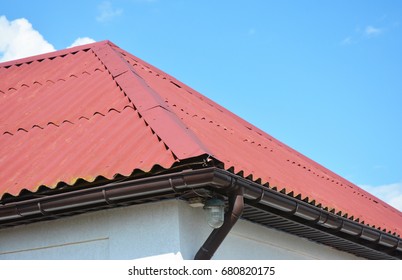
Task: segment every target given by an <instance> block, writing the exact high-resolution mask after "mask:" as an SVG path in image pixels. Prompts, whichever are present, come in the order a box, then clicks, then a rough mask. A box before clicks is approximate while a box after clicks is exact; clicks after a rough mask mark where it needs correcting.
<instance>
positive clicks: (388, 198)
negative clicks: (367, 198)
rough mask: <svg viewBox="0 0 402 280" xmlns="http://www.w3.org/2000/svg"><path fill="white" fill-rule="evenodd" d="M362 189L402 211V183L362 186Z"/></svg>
mask: <svg viewBox="0 0 402 280" xmlns="http://www.w3.org/2000/svg"><path fill="white" fill-rule="evenodd" d="M360 187H361V188H362V189H364V190H366V191H368V192H369V193H371V194H373V195H374V196H376V197H378V198H379V199H381V200H383V201H385V202H386V203H388V204H389V205H391V206H393V207H395V208H396V209H398V210H399V211H402V182H400V183H395V184H388V185H382V186H368V185H361V186H360Z"/></svg>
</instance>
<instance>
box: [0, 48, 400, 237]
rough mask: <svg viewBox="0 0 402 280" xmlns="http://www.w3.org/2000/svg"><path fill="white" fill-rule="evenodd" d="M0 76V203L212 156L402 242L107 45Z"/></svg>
mask: <svg viewBox="0 0 402 280" xmlns="http://www.w3.org/2000/svg"><path fill="white" fill-rule="evenodd" d="M0 77H1V80H0V170H1V173H0V197H4V194H9V195H13V196H18V195H19V194H20V193H21V191H23V190H27V191H30V192H37V191H38V189H39V187H40V186H46V187H48V188H56V186H57V184H58V183H60V182H64V183H67V184H68V185H73V184H74V183H75V182H76V181H77V180H78V179H83V180H86V181H89V182H92V181H94V180H95V178H97V177H99V176H103V177H105V178H108V179H113V178H115V176H116V175H117V174H121V175H124V176H129V175H130V174H132V172H133V171H134V170H136V169H138V170H141V171H145V172H148V171H150V170H152V168H153V167H155V166H161V167H163V168H166V169H168V168H170V167H172V165H173V164H175V163H177V162H181V161H183V160H187V159H189V158H195V157H198V156H201V155H211V156H212V157H214V158H215V159H217V160H218V161H220V162H222V163H223V164H224V168H225V169H227V170H232V171H233V172H235V173H241V174H243V176H244V177H248V178H250V179H252V180H254V181H258V182H261V184H267V183H268V184H269V186H270V187H271V188H274V187H276V188H277V190H278V191H282V192H285V193H287V194H289V195H292V196H294V197H298V198H300V199H303V200H305V201H308V202H309V203H314V204H315V205H318V206H321V207H323V208H326V207H327V208H328V210H332V211H335V213H339V214H340V215H348V217H349V218H352V219H354V220H357V219H358V221H360V222H364V223H365V224H369V225H370V226H375V227H376V228H381V229H382V230H387V231H390V232H393V233H394V232H395V233H396V234H398V235H402V213H401V212H400V211H398V210H397V209H395V208H393V207H391V206H390V205H388V204H386V203H385V202H383V201H381V200H379V199H378V198H376V197H374V196H373V195H371V194H369V193H367V192H366V191H364V190H362V189H361V188H359V187H357V186H356V185H354V184H352V183H351V182H349V181H347V180H345V179H343V178H342V177H340V176H338V175H336V174H334V173H333V172H331V171H330V170H328V169H326V168H324V167H323V166H321V165H319V164H317V163H316V162H314V161H313V160H311V159H309V158H307V157H305V156H303V155H302V154H300V153H298V152H297V151H295V150H293V149H291V148H290V147H288V146H286V145H285V144H283V143H281V142H280V141H278V140H276V139H274V138H273V137H272V136H270V135H268V134H267V133H265V132H264V131H261V130H260V129H258V128H256V127H255V126H253V125H251V124H250V123H248V122H246V121H245V120H243V119H241V118H239V117H238V116H236V115H234V114H233V113H231V112H229V111H228V110H226V109H225V108H223V107H221V106H219V105H218V104H216V103H215V102H213V101H212V100H210V99H208V98H206V97H205V96H203V95H201V94H200V93H198V92H196V91H195V90H193V89H191V88H189V87H188V86H186V85H185V84H183V83H181V82H179V81H177V80H176V79H174V78H173V77H171V76H169V75H168V74H166V73H164V72H162V71H161V70H159V69H157V68H155V67H153V66H151V65H149V64H148V63H146V62H144V61H142V60H140V59H138V58H137V57H135V56H133V55H131V54H129V53H127V52H126V51H124V50H122V49H120V48H119V47H117V46H116V45H114V44H112V43H111V42H109V41H103V42H98V43H94V44H89V45H85V46H80V47H75V48H71V49H66V50H62V51H57V52H53V53H48V54H44V55H39V56H35V57H30V58H25V59H21V60H17V61H11V62H5V63H1V64H0ZM352 216H353V217H352Z"/></svg>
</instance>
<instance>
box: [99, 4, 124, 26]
mask: <svg viewBox="0 0 402 280" xmlns="http://www.w3.org/2000/svg"><path fill="white" fill-rule="evenodd" d="M98 12H99V15H98V16H97V17H96V20H97V21H99V22H107V21H110V20H112V19H113V18H115V17H117V16H120V15H121V14H122V13H123V10H122V9H115V8H113V6H112V4H111V3H110V2H109V1H103V2H102V3H101V4H100V5H99V6H98Z"/></svg>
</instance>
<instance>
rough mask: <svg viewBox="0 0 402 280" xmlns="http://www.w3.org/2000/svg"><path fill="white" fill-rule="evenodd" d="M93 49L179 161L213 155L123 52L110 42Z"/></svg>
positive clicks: (95, 46)
mask: <svg viewBox="0 0 402 280" xmlns="http://www.w3.org/2000/svg"><path fill="white" fill-rule="evenodd" d="M91 50H92V51H93V52H94V53H95V55H96V56H97V57H98V58H99V59H100V61H101V62H102V63H103V64H104V66H105V68H106V69H107V70H108V71H109V72H110V74H111V75H112V77H113V79H114V80H115V82H116V83H117V85H118V86H119V87H120V88H121V89H122V90H123V92H124V93H125V94H126V95H127V97H128V98H129V100H130V102H131V103H132V104H133V106H134V108H135V109H136V110H137V111H138V113H139V114H140V115H141V116H142V117H143V118H144V120H145V122H146V123H147V124H148V125H149V126H150V127H151V129H152V130H153V131H154V132H155V133H156V135H158V137H159V138H160V139H161V141H162V142H164V143H165V144H166V146H167V147H168V148H169V149H170V150H171V151H172V153H173V154H174V155H175V156H176V157H177V158H178V159H184V158H188V157H194V156H199V155H202V154H211V152H210V151H209V150H208V148H207V147H206V146H205V145H204V144H203V143H202V142H201V141H200V140H199V139H198V137H197V136H196V135H195V134H194V133H193V132H192V131H191V130H190V129H189V128H188V127H186V126H185V125H184V124H183V122H182V121H181V120H180V119H179V118H178V117H177V115H176V114H174V113H173V112H172V111H171V110H170V108H169V105H168V104H166V103H165V102H164V100H163V99H162V98H161V96H160V95H159V94H158V93H156V92H155V91H154V90H153V89H152V88H151V87H150V86H149V85H148V84H147V83H146V81H145V80H143V79H142V78H141V76H140V75H138V74H137V73H136V70H135V69H134V68H133V67H132V66H131V65H130V64H129V63H128V62H127V61H126V60H125V59H124V57H123V56H122V54H121V52H124V51H123V50H121V49H120V48H118V47H117V46H116V45H114V44H113V43H111V42H109V41H106V42H105V43H104V44H97V45H94V46H92V47H91ZM161 119H163V122H161V121H160V120H161Z"/></svg>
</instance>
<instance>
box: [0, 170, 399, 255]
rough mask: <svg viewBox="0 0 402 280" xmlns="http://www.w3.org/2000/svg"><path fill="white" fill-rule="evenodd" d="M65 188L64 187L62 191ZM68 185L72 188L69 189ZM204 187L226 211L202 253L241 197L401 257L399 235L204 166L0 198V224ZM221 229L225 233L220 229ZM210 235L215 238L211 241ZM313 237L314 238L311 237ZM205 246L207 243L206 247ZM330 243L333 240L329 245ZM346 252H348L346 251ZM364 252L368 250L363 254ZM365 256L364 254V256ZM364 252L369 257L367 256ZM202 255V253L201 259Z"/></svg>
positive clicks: (219, 236)
mask: <svg viewBox="0 0 402 280" xmlns="http://www.w3.org/2000/svg"><path fill="white" fill-rule="evenodd" d="M68 189H69V188H67V190H68ZM71 189H72V187H71ZM199 189H207V190H210V191H214V192H217V193H219V194H221V195H224V196H228V197H229V204H230V205H229V209H230V210H229V212H228V214H227V215H226V217H227V218H225V222H224V226H223V228H224V229H222V230H221V231H219V230H218V233H216V232H215V233H214V232H213V234H211V236H210V238H208V239H210V240H209V241H208V240H207V241H206V242H205V244H204V245H205V246H203V247H204V249H201V250H202V251H205V252H204V253H201V252H199V253H197V257H198V258H200V259H201V257H202V256H203V255H211V256H212V255H213V253H214V252H215V251H216V248H217V247H218V246H219V245H218V246H217V244H218V243H219V244H220V243H221V242H222V241H223V239H224V238H225V236H226V235H227V233H228V232H229V231H230V229H231V228H232V227H233V225H234V224H235V221H236V220H237V219H238V217H239V216H240V215H241V209H242V207H243V205H244V202H243V198H244V201H245V202H246V204H247V205H251V206H253V207H257V208H259V209H262V210H263V211H266V212H267V213H276V214H277V215H278V216H281V217H283V218H284V219H288V220H294V221H296V222H298V223H300V224H303V225H307V226H309V227H311V228H315V229H319V230H320V231H324V232H326V233H328V234H330V235H331V236H334V237H339V238H340V240H345V239H346V240H349V242H352V243H353V244H355V245H356V246H358V248H359V251H360V252H363V253H359V255H361V256H365V254H366V253H364V252H366V251H367V250H366V248H368V249H369V251H370V250H372V251H373V250H374V251H377V252H381V253H383V255H384V256H385V255H387V256H389V257H391V258H397V259H402V239H401V238H400V237H397V236H394V235H391V234H389V233H386V232H382V231H380V230H377V229H375V228H371V227H369V226H367V225H363V224H360V223H357V222H355V221H352V220H349V219H346V218H344V217H340V216H337V215H335V214H332V213H330V212H328V211H325V210H324V209H321V208H318V207H315V206H313V205H310V204H308V203H305V202H303V201H300V200H298V199H296V198H294V197H291V196H288V195H285V194H282V193H279V192H277V191H274V190H271V189H268V188H265V187H263V186H261V185H259V184H257V183H254V182H252V181H250V180H247V179H244V178H242V177H240V176H237V175H234V174H232V173H230V172H228V171H225V170H222V169H219V168H215V167H208V168H203V169H197V170H184V171H181V172H176V173H170V174H164V175H155V176H152V177H147V178H142V179H135V180H127V181H124V182H113V183H110V184H107V185H103V186H98V187H89V188H87V189H81V190H71V191H66V192H63V193H58V194H51V195H47V196H44V197H40V198H34V199H27V200H24V201H18V202H10V203H7V202H6V201H4V200H3V201H0V228H3V227H9V226H16V225H20V224H26V223H31V222H35V221H40V220H46V219H54V218H58V217H61V216H68V215H74V214H77V213H82V212H86V211H90V210H98V209H104V208H108V207H113V206H125V205H131V204H138V203H145V202H148V201H155V200H158V199H162V198H174V197H179V196H182V195H186V196H188V195H193V196H194V195H197V193H198V192H197V190H199ZM225 231H227V232H226V233H225ZM214 239H216V240H215V241H214ZM312 239H313V240H314V238H312ZM208 244H211V245H208ZM334 247H335V248H337V247H336V244H335V243H334ZM351 252H352V253H353V252H354V250H352V251H351ZM369 253H370V252H369ZM366 255H367V254H366ZM367 256H369V255H367ZM204 258H207V257H204Z"/></svg>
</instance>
